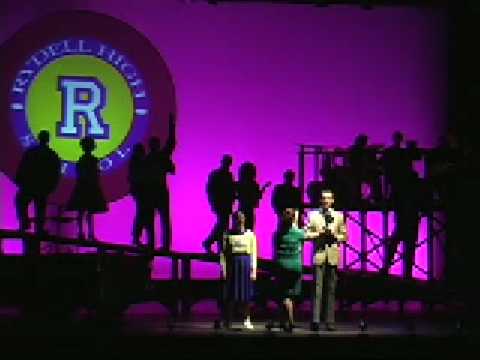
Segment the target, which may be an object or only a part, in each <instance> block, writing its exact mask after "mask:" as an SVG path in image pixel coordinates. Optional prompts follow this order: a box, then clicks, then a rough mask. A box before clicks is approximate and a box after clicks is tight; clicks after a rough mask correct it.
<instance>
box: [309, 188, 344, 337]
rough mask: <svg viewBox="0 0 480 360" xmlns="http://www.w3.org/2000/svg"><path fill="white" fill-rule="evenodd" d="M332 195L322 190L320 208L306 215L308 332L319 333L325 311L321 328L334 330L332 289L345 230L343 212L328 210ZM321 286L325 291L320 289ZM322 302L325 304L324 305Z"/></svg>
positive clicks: (333, 294)
mask: <svg viewBox="0 0 480 360" xmlns="http://www.w3.org/2000/svg"><path fill="white" fill-rule="evenodd" d="M333 203H334V195H333V192H332V191H331V190H323V191H322V197H321V208H320V209H316V210H312V211H310V212H309V213H308V218H307V225H306V227H305V231H306V237H308V238H310V239H313V244H314V250H313V268H314V289H313V292H312V293H313V294H312V295H313V297H312V307H313V309H312V313H313V319H312V324H311V329H312V330H313V331H318V330H319V323H320V312H321V311H322V310H323V309H325V314H322V315H324V316H322V318H325V325H326V329H327V330H328V331H334V330H335V326H334V323H335V288H336V283H337V267H338V264H339V259H340V244H341V243H344V242H346V241H347V228H346V225H345V219H344V216H343V213H341V212H340V211H336V210H334V209H333V208H332V206H333ZM324 286H325V291H323V290H324V289H323V287H324ZM324 302H325V303H324Z"/></svg>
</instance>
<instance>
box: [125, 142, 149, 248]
mask: <svg viewBox="0 0 480 360" xmlns="http://www.w3.org/2000/svg"><path fill="white" fill-rule="evenodd" d="M128 182H129V184H130V194H131V195H132V197H133V199H134V200H135V206H136V211H135V219H134V221H133V232H132V234H133V243H134V245H137V246H140V245H141V244H140V237H141V235H142V231H143V230H146V232H147V237H148V246H149V247H150V248H153V247H154V242H155V230H154V221H153V218H154V208H153V201H152V199H151V197H150V196H149V192H148V188H147V185H148V173H147V163H146V153H145V147H144V146H143V145H142V144H135V146H134V147H133V151H132V157H131V158H130V163H129V165H128Z"/></svg>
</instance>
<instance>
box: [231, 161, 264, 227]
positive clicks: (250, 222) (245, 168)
mask: <svg viewBox="0 0 480 360" xmlns="http://www.w3.org/2000/svg"><path fill="white" fill-rule="evenodd" d="M256 177H257V168H256V167H255V164H253V163H251V162H246V163H243V164H242V165H241V166H240V169H239V174H238V182H237V187H236V190H237V197H238V209H239V210H240V211H241V212H242V213H243V214H244V215H245V226H246V228H247V229H250V230H254V228H255V209H256V208H258V206H259V204H260V199H261V198H262V196H263V193H264V192H265V190H266V189H267V188H268V187H269V186H270V185H271V182H267V183H266V184H265V185H264V186H262V188H261V189H260V185H258V183H257V180H256Z"/></svg>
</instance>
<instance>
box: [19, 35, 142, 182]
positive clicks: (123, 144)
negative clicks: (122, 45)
mask: <svg viewBox="0 0 480 360" xmlns="http://www.w3.org/2000/svg"><path fill="white" fill-rule="evenodd" d="M11 97H12V100H11V107H10V108H11V115H12V120H13V122H14V128H15V129H16V131H17V135H18V137H19V139H20V141H21V143H22V145H23V146H24V147H28V146H30V145H31V144H32V143H33V142H35V141H36V140H35V138H36V134H38V133H39V132H40V131H41V130H48V131H49V132H50V134H51V140H50V146H51V147H52V148H53V149H54V150H55V151H56V152H57V153H58V155H59V156H60V158H61V159H62V160H63V167H62V171H63V173H64V174H65V175H67V176H68V175H74V166H72V165H73V163H74V162H76V161H77V160H78V159H79V158H80V156H81V155H82V151H81V148H80V146H79V140H80V139H81V138H83V137H85V136H90V137H92V138H94V139H95V140H96V145H97V146H96V149H95V151H94V154H95V155H96V156H97V157H98V158H100V159H101V160H100V169H101V170H102V171H108V170H110V169H114V168H116V167H117V166H118V165H119V164H120V163H122V162H124V161H125V160H126V159H127V158H128V156H127V155H128V153H129V152H130V151H131V148H132V145H133V143H135V142H138V141H139V140H140V139H141V138H142V137H143V136H144V135H145V133H146V129H147V128H148V125H149V121H148V120H149V119H148V115H149V113H150V111H149V110H150V109H149V106H150V104H149V101H148V97H147V91H146V88H145V82H144V80H143V78H142V77H141V76H140V73H139V72H138V70H137V68H136V67H135V66H134V65H133V64H132V63H131V62H130V61H129V60H128V58H127V57H126V56H125V55H124V54H122V53H121V52H120V51H118V50H116V49H114V48H112V47H111V46H109V45H108V44H105V43H103V42H99V41H96V40H92V39H65V40H61V41H58V42H54V43H50V44H47V45H46V46H45V47H44V48H42V49H40V50H38V51H36V52H35V53H33V54H32V55H31V57H30V58H29V59H28V60H27V61H26V63H25V64H24V66H23V67H22V69H21V70H20V71H19V72H18V74H17V76H16V78H15V81H14V84H13V86H12V90H11Z"/></svg>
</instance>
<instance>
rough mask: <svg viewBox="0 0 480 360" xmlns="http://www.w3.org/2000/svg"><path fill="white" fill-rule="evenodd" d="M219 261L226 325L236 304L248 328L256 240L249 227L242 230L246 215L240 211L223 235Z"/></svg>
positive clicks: (228, 323)
mask: <svg viewBox="0 0 480 360" xmlns="http://www.w3.org/2000/svg"><path fill="white" fill-rule="evenodd" d="M220 263H221V265H222V276H223V279H225V291H226V294H225V295H226V299H225V301H226V309H225V310H226V311H225V317H226V319H225V322H226V326H227V327H229V326H230V323H231V319H232V315H233V311H234V310H235V306H239V307H240V309H241V311H242V313H243V318H244V321H243V326H244V328H245V329H249V330H251V329H253V325H252V323H251V321H250V300H251V298H252V293H253V281H254V280H255V279H256V273H257V239H256V237H255V234H254V233H253V232H252V231H251V230H248V229H245V215H244V214H243V213H242V212H240V211H237V212H235V213H234V214H233V216H232V228H231V229H230V230H229V231H228V232H227V233H226V234H225V236H224V238H223V248H222V251H221V253H220Z"/></svg>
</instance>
